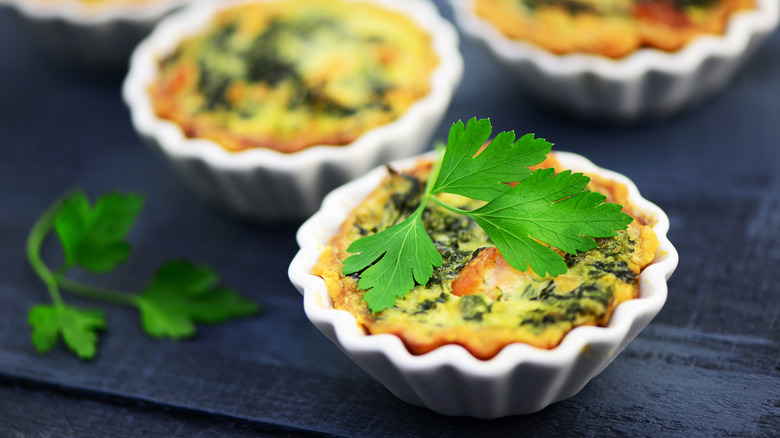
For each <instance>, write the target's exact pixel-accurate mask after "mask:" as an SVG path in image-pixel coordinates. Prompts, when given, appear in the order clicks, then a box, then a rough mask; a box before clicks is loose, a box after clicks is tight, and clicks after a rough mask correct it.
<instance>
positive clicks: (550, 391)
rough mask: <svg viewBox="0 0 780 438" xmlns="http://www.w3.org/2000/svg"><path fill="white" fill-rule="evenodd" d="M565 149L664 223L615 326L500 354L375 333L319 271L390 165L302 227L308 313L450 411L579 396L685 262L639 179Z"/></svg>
mask: <svg viewBox="0 0 780 438" xmlns="http://www.w3.org/2000/svg"><path fill="white" fill-rule="evenodd" d="M557 156H558V159H559V161H560V162H561V164H562V165H563V166H564V167H566V168H569V169H573V170H575V171H584V172H588V173H591V174H597V175H600V176H603V177H606V178H610V179H613V180H616V181H618V182H621V183H623V184H625V185H626V187H627V188H628V190H629V199H630V204H632V205H634V206H635V207H636V208H635V210H636V211H637V212H638V213H639V214H641V215H643V216H644V217H646V218H647V219H649V221H650V223H653V224H654V225H653V230H654V231H655V233H656V235H657V237H658V241H659V248H658V251H657V253H656V257H655V259H654V260H653V262H652V263H651V264H650V265H648V266H647V267H646V268H645V269H644V270H643V271H642V273H641V274H640V277H639V295H640V297H639V298H637V299H633V300H629V301H626V302H623V303H621V304H620V305H618V306H617V308H616V309H615V312H614V314H613V315H612V318H611V319H610V321H609V324H608V325H607V326H606V327H593V326H581V327H577V328H575V329H573V330H572V331H571V332H569V333H568V334H567V335H566V336H565V337H564V339H563V341H562V342H561V343H560V345H559V346H557V347H556V348H553V349H550V350H545V349H539V348H535V347H532V346H530V345H527V344H520V343H516V344H510V345H509V346H507V347H505V348H504V349H503V350H501V352H500V353H499V354H498V355H496V356H495V357H493V358H492V359H490V360H479V359H477V358H475V357H474V356H472V355H471V354H470V353H469V352H468V351H467V350H466V349H465V348H463V347H461V346H458V345H447V346H444V347H440V348H437V349H435V350H433V351H431V352H429V353H426V354H422V355H413V354H411V353H410V352H409V351H408V350H407V349H406V347H405V346H404V345H403V343H402V341H401V340H400V338H398V337H397V336H395V335H390V334H380V335H367V334H366V333H365V332H364V331H363V329H362V328H361V327H360V326H359V325H358V323H357V320H356V319H355V317H354V316H352V314H350V313H349V312H347V311H345V310H337V309H334V308H333V303H332V301H331V299H330V296H329V294H328V289H327V287H326V285H325V282H324V280H323V279H322V278H320V277H317V276H315V275H313V274H312V268H313V267H314V265H315V264H316V263H317V262H318V261H319V259H320V254H321V252H322V251H323V250H324V248H325V246H326V245H327V243H328V240H329V239H330V237H331V236H333V235H334V234H335V233H336V232H337V230H338V228H339V226H340V225H341V223H342V222H343V221H344V220H345V218H346V217H347V215H348V213H349V212H350V210H351V209H352V208H353V207H355V206H356V205H357V204H359V203H360V202H361V201H362V199H363V198H364V197H365V196H366V195H367V194H368V193H369V192H370V191H371V190H373V189H374V188H375V187H376V186H377V185H378V184H379V182H380V181H381V179H382V178H384V177H385V175H387V169H386V168H384V167H380V168H377V169H374V170H373V171H372V172H370V173H369V174H367V175H365V176H364V177H362V178H360V179H357V180H355V181H353V182H351V183H349V184H346V185H344V186H342V187H339V188H338V189H336V190H334V191H333V192H332V193H331V194H329V195H328V196H327V197H326V198H325V200H324V201H323V204H322V208H321V209H320V210H319V211H318V212H317V213H316V214H314V215H313V216H312V217H311V218H310V219H309V220H308V221H306V222H305V223H304V224H303V225H302V226H301V227H300V229H299V230H298V234H297V239H298V244H299V245H300V251H299V252H298V253H297V254H296V256H295V258H294V259H293V261H292V263H291V264H290V268H289V276H290V280H291V281H292V283H293V284H294V285H295V287H296V288H298V290H299V291H300V292H301V293H302V294H303V307H304V311H305V312H306V315H307V316H308V318H309V319H310V320H311V321H312V323H314V325H315V326H316V327H317V328H318V329H320V331H322V332H323V333H324V334H325V335H326V336H327V337H328V338H330V340H331V341H333V342H334V343H335V344H336V345H338V347H339V348H340V349H341V350H342V351H344V352H345V353H346V354H347V355H348V356H349V357H350V358H351V359H352V360H353V361H355V363H357V364H358V365H359V366H360V367H361V368H363V370H365V371H366V372H367V373H368V374H370V375H371V376H372V377H374V378H375V379H377V380H378V381H379V382H381V383H382V384H383V385H385V386H386V387H387V389H389V390H390V391H391V392H392V393H393V394H395V395H396V396H398V397H399V398H401V399H402V400H404V401H406V402H408V403H411V404H413V405H418V406H425V407H428V408H430V409H432V410H434V411H436V412H438V413H441V414H445V415H463V416H471V417H477V418H498V417H504V416H508V415H516V414H528V413H532V412H536V411H539V410H541V409H543V408H544V407H546V406H548V405H550V404H551V403H555V402H557V401H561V400H564V399H566V398H569V397H572V396H574V395H575V394H577V392H579V391H580V390H581V389H582V388H583V387H584V386H585V384H586V383H588V381H589V380H590V379H592V378H593V377H595V376H596V375H598V374H599V373H600V372H601V371H602V370H603V369H604V368H605V367H606V366H607V365H609V363H610V362H611V361H612V360H613V359H614V358H615V357H616V356H617V355H618V353H620V352H621V351H622V350H623V348H624V347H625V346H626V345H627V344H628V343H629V342H630V341H631V340H632V339H634V337H635V336H636V335H637V334H638V333H639V332H640V331H641V330H642V329H643V328H644V327H645V326H646V325H647V324H648V322H649V321H650V320H651V319H652V318H653V317H654V316H655V315H656V314H657V313H658V312H659V311H660V310H661V307H662V306H663V304H664V302H665V301H666V296H667V283H666V282H667V279H668V278H669V277H670V276H671V275H672V272H673V271H674V269H675V268H676V267H677V261H678V256H677V251H676V250H675V248H674V247H673V246H672V244H671V243H670V242H669V240H668V239H667V237H666V233H667V231H668V229H669V220H668V218H667V216H666V214H665V213H664V212H663V211H662V210H661V209H660V208H658V207H657V206H656V205H654V204H652V203H651V202H649V201H647V200H646V199H644V198H642V196H641V195H640V194H639V191H638V190H637V188H636V186H635V185H634V184H633V183H632V182H631V181H630V180H629V179H627V178H626V177H625V176H623V175H620V174H617V173H615V172H611V171H608V170H605V169H601V168H599V167H596V166H595V165H594V164H593V163H591V162H590V161H588V160H587V159H585V158H583V157H582V156H579V155H575V154H571V153H564V152H557ZM427 157H429V158H431V157H432V155H427ZM416 161H417V158H413V159H407V160H404V161H400V162H396V163H393V164H391V166H392V167H393V168H396V169H404V168H411V167H413V165H414V163H415V162H416Z"/></svg>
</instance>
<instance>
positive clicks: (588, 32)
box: [474, 0, 755, 58]
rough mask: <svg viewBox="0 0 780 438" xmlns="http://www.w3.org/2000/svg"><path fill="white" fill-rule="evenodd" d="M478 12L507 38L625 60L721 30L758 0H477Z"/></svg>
mask: <svg viewBox="0 0 780 438" xmlns="http://www.w3.org/2000/svg"><path fill="white" fill-rule="evenodd" d="M474 1H475V13H476V14H477V15H478V16H480V17H482V18H483V19H485V20H487V21H489V22H490V23H492V24H493V25H494V26H496V27H497V28H498V29H499V30H500V31H501V32H502V33H503V34H504V35H506V36H507V37H509V38H512V39H517V40H523V41H527V42H529V43H531V44H534V45H536V46H539V47H541V48H543V49H545V50H548V51H550V52H552V53H556V54H568V53H588V54H598V55H603V56H607V57H610V58H621V57H624V56H627V55H629V54H631V53H633V52H635V51H636V50H638V49H641V48H655V49H660V50H665V51H677V50H679V49H681V48H682V47H684V46H685V45H686V44H688V43H689V42H691V41H692V40H693V39H694V38H696V37H697V36H700V35H704V34H722V33H723V32H724V31H725V29H726V25H727V21H728V19H729V17H730V16H731V14H733V13H735V12H737V11H740V10H745V9H750V8H754V7H755V0H474Z"/></svg>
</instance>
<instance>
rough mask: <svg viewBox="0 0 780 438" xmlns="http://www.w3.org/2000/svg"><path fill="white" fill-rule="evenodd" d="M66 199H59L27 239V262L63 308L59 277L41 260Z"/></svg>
mask: <svg viewBox="0 0 780 438" xmlns="http://www.w3.org/2000/svg"><path fill="white" fill-rule="evenodd" d="M64 198H65V197H64V196H63V197H62V198H60V199H58V200H57V201H56V202H55V203H53V204H52V205H51V206H50V207H49V208H48V209H47V210H46V211H45V212H44V213H43V214H42V215H41V216H40V217H39V218H38V219H37V220H36V221H35V223H34V224H33V227H32V229H31V230H30V234H29V236H28V237H27V246H26V252H27V261H28V262H29V263H30V267H32V269H33V271H35V273H36V274H38V277H40V279H41V281H43V283H44V284H45V285H46V288H47V289H48V290H49V295H51V299H52V301H53V302H54V304H55V305H56V306H57V307H62V306H63V305H64V302H63V301H62V296H61V295H60V290H59V288H58V287H57V277H56V276H55V275H54V274H53V273H52V272H51V270H49V268H48V267H47V266H46V264H45V263H44V262H43V259H41V246H43V242H44V240H46V237H47V236H48V234H49V232H50V231H51V229H52V228H53V227H54V222H55V220H56V219H57V215H58V214H59V212H60V207H61V206H62V200H63V199H64Z"/></svg>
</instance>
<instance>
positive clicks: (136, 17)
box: [0, 0, 192, 69]
mask: <svg viewBox="0 0 780 438" xmlns="http://www.w3.org/2000/svg"><path fill="white" fill-rule="evenodd" d="M190 1H192V0H152V1H150V2H145V3H131V2H126V1H121V0H119V1H112V2H106V3H105V4H97V5H95V4H85V3H83V2H81V1H78V0H51V1H42V0H0V6H8V7H11V8H12V9H13V10H14V11H15V12H16V14H17V15H18V16H19V18H20V19H21V21H22V22H23V23H24V24H25V25H26V26H27V28H28V29H29V31H30V34H31V35H32V36H33V37H35V39H36V40H38V41H39V42H40V43H41V44H42V46H43V47H44V48H46V49H48V50H49V52H50V53H51V54H53V55H55V56H57V57H58V58H60V59H61V60H63V61H65V62H70V61H78V62H82V63H86V64H88V65H90V66H93V67H96V68H101V69H102V68H107V69H112V68H125V67H126V66H127V61H128V59H129V58H130V53H131V52H132V51H133V49H134V48H135V46H136V44H138V42H139V41H141V39H143V38H144V37H145V36H146V35H148V34H149V32H151V30H152V28H154V26H155V24H157V22H158V21H159V20H160V19H161V18H162V17H163V16H165V15H166V14H168V13H169V12H171V11H173V10H175V9H177V8H179V7H181V6H183V5H185V4H187V3H189V2H190Z"/></svg>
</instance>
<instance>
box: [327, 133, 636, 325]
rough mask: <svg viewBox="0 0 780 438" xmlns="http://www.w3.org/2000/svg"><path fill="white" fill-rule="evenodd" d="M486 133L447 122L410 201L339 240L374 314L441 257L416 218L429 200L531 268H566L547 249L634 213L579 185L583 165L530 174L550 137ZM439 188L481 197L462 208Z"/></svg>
mask: <svg viewBox="0 0 780 438" xmlns="http://www.w3.org/2000/svg"><path fill="white" fill-rule="evenodd" d="M491 132H492V127H491V125H490V121H489V120H487V119H482V120H477V119H471V120H469V121H468V123H466V125H465V126H464V124H463V122H461V121H459V122H457V123H455V124H453V125H452V128H451V129H450V133H449V138H448V140H447V147H446V149H445V150H444V152H443V154H442V153H440V159H439V160H438V161H437V162H436V163H434V166H433V169H432V171H431V175H430V177H429V180H428V184H427V186H426V191H425V194H424V196H423V199H422V201H421V202H420V205H419V206H418V207H417V209H416V210H415V211H414V212H413V213H412V214H411V215H409V217H407V218H406V219H405V220H403V221H401V222H400V223H398V224H395V225H393V226H391V227H390V228H387V229H385V230H382V231H380V232H378V233H376V234H372V235H369V236H366V237H362V238H360V239H358V240H356V241H354V242H353V243H352V244H351V245H350V246H349V247H348V248H347V251H348V252H351V253H353V254H352V255H351V256H349V257H347V259H346V260H344V265H343V268H342V272H343V274H344V275H350V274H354V273H359V274H360V280H359V282H358V287H360V288H361V289H364V290H366V293H365V296H364V297H363V300H364V301H365V302H366V303H367V304H368V307H369V308H370V309H371V311H372V312H380V311H382V310H384V309H387V308H390V307H393V306H394V305H395V301H396V299H397V298H401V297H403V296H404V295H405V294H406V293H407V292H409V291H410V290H411V289H412V288H413V287H414V285H415V283H416V284H426V283H427V282H428V280H429V279H430V278H431V275H432V273H433V267H439V266H441V265H442V256H441V254H439V252H438V251H437V250H436V247H435V246H434V244H433V242H432V241H431V238H430V237H429V236H428V233H427V232H426V230H425V227H424V225H423V223H422V220H421V216H422V212H423V210H424V209H425V207H426V205H427V204H428V203H429V202H434V203H436V204H438V205H440V206H442V207H443V208H446V209H447V210H450V211H452V212H454V213H457V214H461V215H465V216H468V217H469V218H471V219H473V220H474V221H475V222H476V223H477V224H478V225H479V226H480V227H482V229H483V230H484V231H485V232H486V233H487V235H488V236H489V237H490V238H491V240H492V241H493V243H495V245H496V247H497V248H498V250H499V251H501V254H502V255H503V256H504V258H505V259H506V261H507V262H508V263H509V264H510V265H511V266H513V267H514V268H516V269H519V270H520V271H523V272H524V271H526V270H527V269H528V267H529V266H530V267H531V269H533V271H534V272H535V273H537V274H539V275H541V276H544V275H546V274H549V275H552V276H555V275H560V274H563V273H565V272H566V270H567V267H566V262H565V261H564V258H563V257H562V256H561V255H560V254H558V253H557V252H555V250H554V249H552V248H551V247H554V248H558V249H560V250H562V251H564V252H566V253H569V254H576V253H577V251H588V250H591V249H595V248H596V247H597V245H596V242H595V241H594V240H593V238H595V237H612V236H615V235H616V234H617V233H616V232H615V230H620V229H625V228H626V227H627V226H628V224H629V223H631V221H633V218H631V216H629V215H628V214H625V213H623V212H622V211H621V208H622V207H621V206H620V205H618V204H613V203H604V200H605V199H606V196H604V195H602V194H600V193H595V192H591V191H589V190H586V189H585V187H586V185H587V184H588V182H589V181H590V178H588V177H587V176H585V175H583V174H581V173H572V172H571V171H564V172H561V173H559V174H557V175H555V173H554V170H553V169H538V170H536V171H534V172H531V170H530V169H529V168H528V167H529V166H533V165H536V164H539V163H541V162H542V161H544V159H545V158H546V156H547V154H548V153H549V152H550V150H551V148H552V144H550V143H549V142H547V141H545V140H544V139H538V138H534V136H533V135H532V134H527V135H525V136H523V137H521V138H520V139H518V140H517V141H515V135H514V133H513V132H502V133H500V134H498V135H496V137H495V138H494V139H493V141H491V142H490V144H489V145H488V146H487V147H484V146H483V145H484V144H485V142H486V141H487V140H488V139H489V138H490V135H491ZM441 193H451V194H456V195H462V196H466V197H469V198H472V199H477V200H481V201H485V202H486V204H485V205H484V206H482V207H480V208H477V209H475V210H472V211H466V210H462V209H458V208H456V207H453V206H451V205H448V204H446V203H444V202H443V201H441V200H440V199H439V198H437V197H436V196H435V195H437V194H441ZM540 242H544V243H540ZM545 244H546V245H545ZM548 245H549V246H548Z"/></svg>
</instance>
